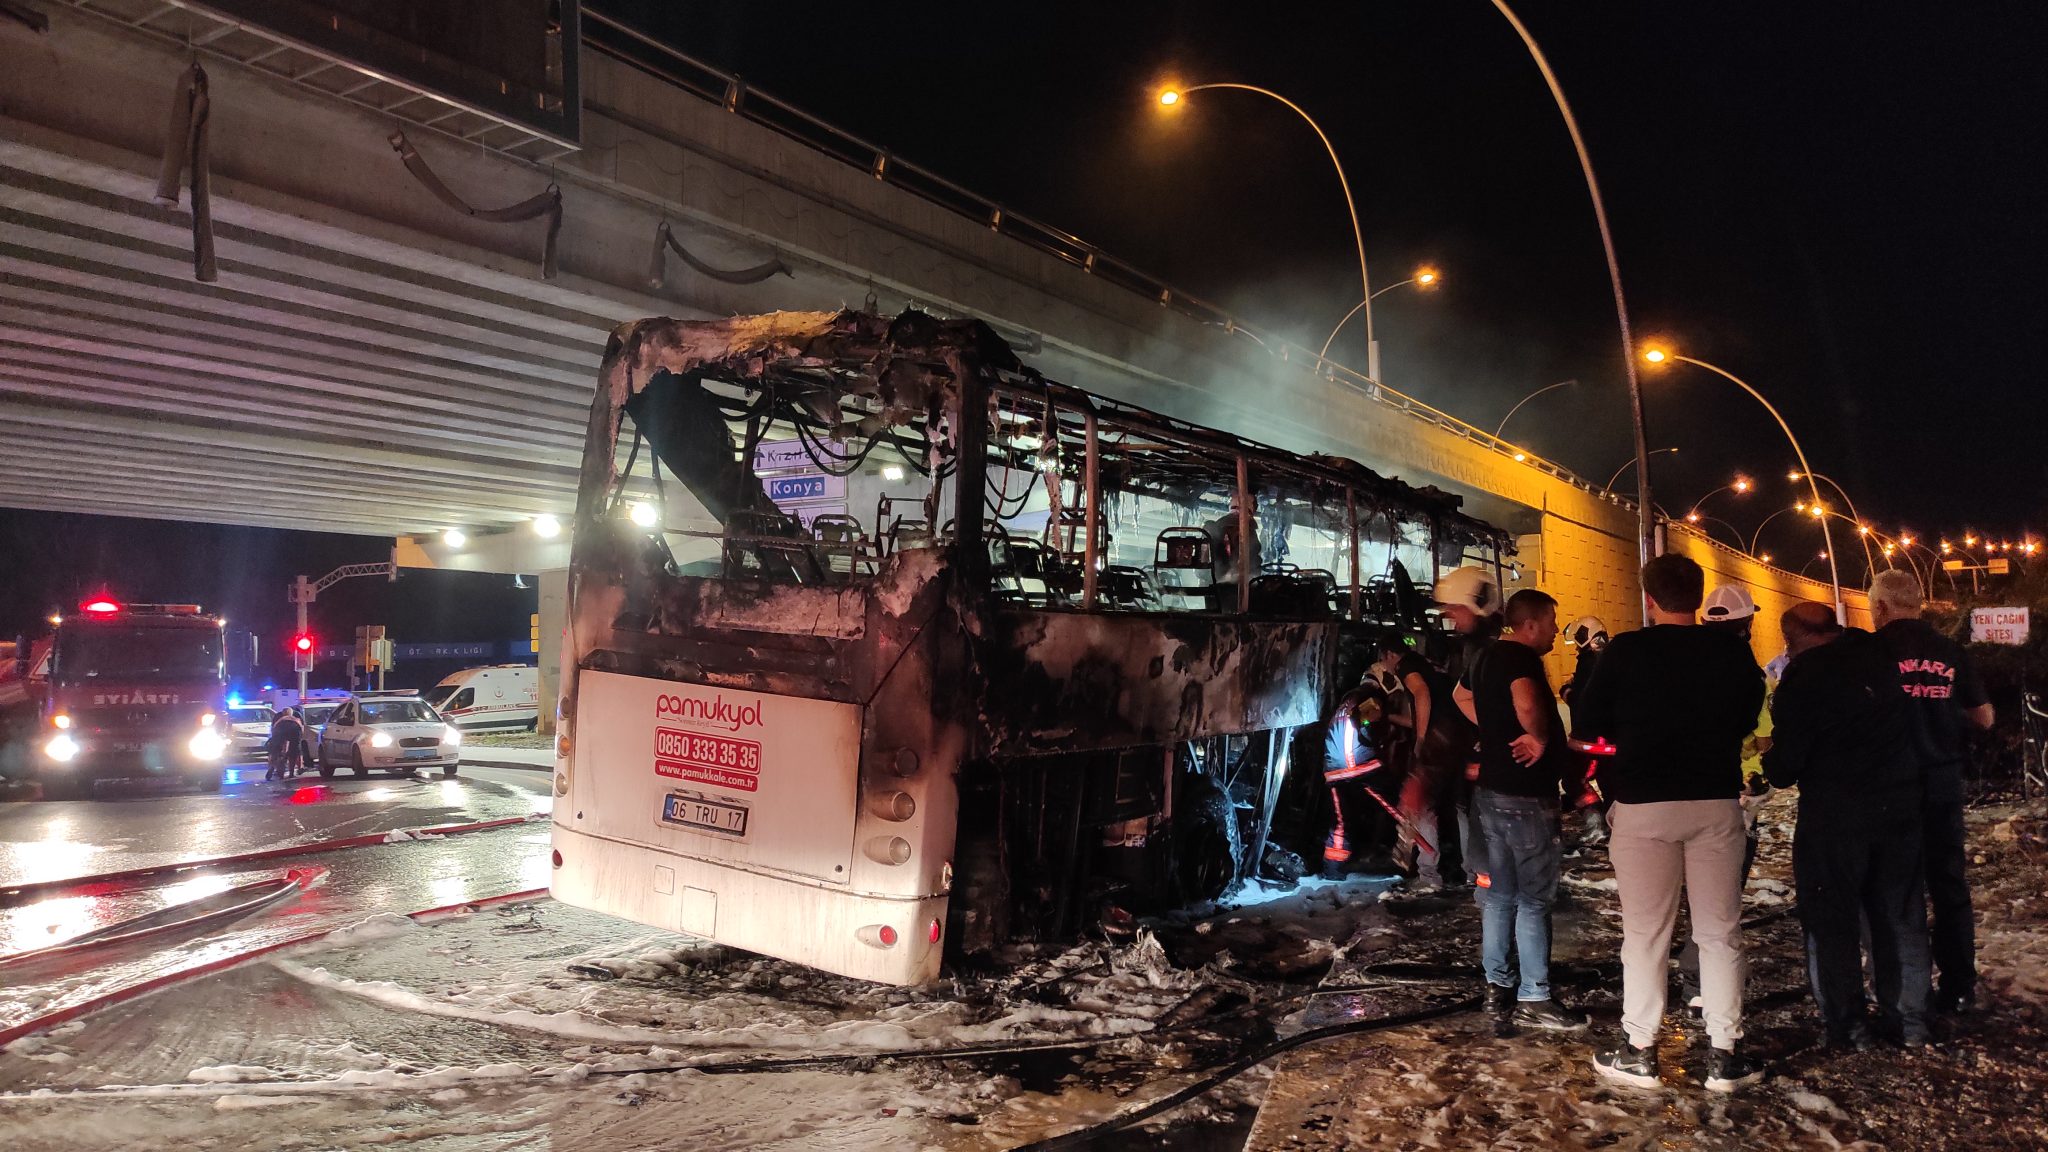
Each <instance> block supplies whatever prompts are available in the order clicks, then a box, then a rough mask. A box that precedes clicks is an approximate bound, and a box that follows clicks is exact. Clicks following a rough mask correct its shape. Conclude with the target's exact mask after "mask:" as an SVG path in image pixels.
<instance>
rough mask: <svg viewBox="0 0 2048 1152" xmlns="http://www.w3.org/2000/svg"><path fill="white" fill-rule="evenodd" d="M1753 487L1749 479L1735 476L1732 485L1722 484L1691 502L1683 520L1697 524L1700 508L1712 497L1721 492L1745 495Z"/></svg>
mask: <svg viewBox="0 0 2048 1152" xmlns="http://www.w3.org/2000/svg"><path fill="white" fill-rule="evenodd" d="M1754 487H1755V485H1754V484H1751V483H1750V482H1749V478H1748V477H1747V476H1737V477H1736V478H1735V479H1734V481H1733V482H1732V483H1728V484H1723V485H1721V486H1720V487H1719V488H1716V489H1714V490H1713V491H1712V492H1709V493H1707V494H1706V495H1705V496H1702V497H1700V498H1699V499H1697V500H1695V501H1693V502H1692V508H1691V509H1690V510H1688V511H1687V512H1686V514H1685V518H1686V519H1687V520H1691V521H1695V522H1697V521H1698V520H1699V518H1700V517H1699V512H1700V506H1701V505H1703V504H1705V503H1706V502H1707V501H1709V500H1712V499H1713V498H1714V497H1716V496H1719V495H1720V494H1721V493H1723V492H1741V493H1747V492H1748V491H1749V490H1750V489H1751V488H1754Z"/></svg>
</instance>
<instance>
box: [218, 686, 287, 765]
mask: <svg viewBox="0 0 2048 1152" xmlns="http://www.w3.org/2000/svg"><path fill="white" fill-rule="evenodd" d="M273 715H275V714H274V713H273V712H271V710H270V705H268V704H236V703H234V702H232V701H230V702H229V704H228V716H227V719H228V758H229V760H230V761H231V762H232V763H236V764H246V763H248V762H250V761H252V760H261V759H263V758H264V757H266V756H268V755H269V754H270V720H271V717H272V716H273Z"/></svg>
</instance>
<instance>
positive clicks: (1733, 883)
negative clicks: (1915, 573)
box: [1323, 555, 1992, 1091]
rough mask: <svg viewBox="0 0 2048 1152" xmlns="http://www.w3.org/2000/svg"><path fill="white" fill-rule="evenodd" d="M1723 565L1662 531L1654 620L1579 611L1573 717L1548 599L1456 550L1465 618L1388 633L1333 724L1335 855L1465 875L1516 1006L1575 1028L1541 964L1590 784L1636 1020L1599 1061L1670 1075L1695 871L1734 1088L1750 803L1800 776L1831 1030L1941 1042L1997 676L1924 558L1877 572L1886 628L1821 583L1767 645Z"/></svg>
mask: <svg viewBox="0 0 2048 1152" xmlns="http://www.w3.org/2000/svg"><path fill="white" fill-rule="evenodd" d="M1705 584H1706V580H1705V574H1704V573H1703V572H1702V570H1701V569H1700V567H1699V565H1698V564H1695V563H1694V562H1693V561H1691V560H1689V559H1686V558H1685V557H1683V556H1677V555H1666V556H1659V557H1657V558H1656V559H1653V560H1651V561H1650V562H1649V563H1648V564H1645V565H1644V566H1643V572H1642V586H1643V592H1644V598H1645V602H1646V608H1647V615H1648V622H1647V623H1646V624H1645V626H1644V627H1642V628H1639V629H1636V630H1634V631H1630V632H1623V633H1620V634H1618V635H1613V636H1611V637H1610V636H1609V634H1608V632H1607V630H1606V629H1605V628H1604V626H1602V625H1601V624H1600V622H1599V621H1598V620H1597V619H1593V618H1591V617H1587V618H1584V619H1581V620H1579V621H1578V622H1577V623H1575V624H1574V625H1573V626H1572V634H1571V637H1570V640H1571V644H1572V647H1573V648H1574V649H1575V650H1576V652H1577V655H1578V664H1577V668H1576V670H1575V672H1574V674H1573V676H1572V677H1571V680H1570V682H1569V684H1568V685H1566V687H1565V691H1564V701H1565V703H1566V705H1567V707H1568V708H1569V711H1570V716H1571V724H1570V728H1569V730H1567V728H1566V725H1565V722H1564V719H1563V712H1562V711H1561V710H1560V708H1559V700H1558V697H1557V695H1556V694H1554V693H1553V691H1552V689H1551V685H1550V679H1549V677H1548V675H1547V674H1546V672H1545V669H1544V665H1543V657H1544V656H1545V655H1546V654H1547V653H1549V652H1550V651H1551V650H1552V648H1553V647H1554V646H1555V645H1556V643H1557V640H1558V637H1559V635H1560V628H1559V624H1558V604H1557V601H1556V600H1555V599H1554V598H1552V597H1551V596H1549V595H1548V594H1546V593H1544V592H1541V591H1538V590H1536V589H1533V588H1532V589H1523V590H1521V591H1518V592H1515V593H1514V594H1512V595H1508V596H1503V594H1502V591H1501V588H1500V586H1499V584H1498V582H1497V581H1496V580H1495V579H1494V578H1493V576H1492V575H1491V574H1490V573H1488V572H1486V571H1485V570H1483V569H1480V568H1461V569H1458V570H1456V571H1454V572H1451V573H1449V574H1447V575H1446V576H1445V577H1444V578H1443V579H1442V580H1440V581H1438V583H1437V585H1436V588H1435V593H1434V595H1435V599H1436V601H1437V605H1438V608H1439V611H1440V612H1441V613H1442V616H1443V619H1444V621H1445V623H1446V625H1447V627H1448V628H1449V630H1450V631H1451V633H1452V634H1453V635H1454V636H1455V637H1456V638H1457V639H1456V642H1455V643H1454V644H1453V645H1451V646H1450V647H1449V648H1448V650H1447V651H1445V652H1443V653H1440V654H1439V658H1438V659H1431V658H1430V657H1429V656H1427V655H1425V654H1424V653H1422V652H1420V651H1417V650H1416V649H1414V648H1413V647H1411V646H1410V643H1409V641H1408V640H1407V639H1406V638H1404V637H1403V636H1401V635H1400V634H1398V633H1390V634H1388V635H1386V636H1385V637H1383V638H1382V639H1381V640H1380V641H1379V642H1378V644H1377V647H1376V650H1375V651H1374V653H1373V657H1374V663H1373V665H1372V668H1371V670H1370V671H1369V672H1368V673H1367V675H1366V677H1365V678H1364V680H1363V681H1362V682H1361V683H1360V685H1359V686H1358V688H1356V689H1355V690H1353V691H1352V692H1350V693H1349V694H1347V695H1346V696H1345V698H1344V699H1343V701H1342V702H1340V704H1339V706H1338V708H1337V710H1336V712H1335V713H1334V715H1333V716H1332V717H1331V718H1330V721H1329V723H1328V725H1327V728H1326V741H1325V754H1324V778H1325V780H1326V781H1327V783H1328V785H1329V788H1330V795H1331V799H1332V802H1333V804H1334V806H1335V808H1336V812H1335V815H1334V818H1333V821H1332V827H1331V829H1330V833H1329V836H1328V837H1327V839H1326V840H1325V847H1324V865H1323V866H1324V871H1325V874H1326V875H1330V876H1333V877H1334V876H1338V875H1342V874H1344V873H1346V872H1349V871H1354V870H1358V869H1359V868H1361V867H1363V868H1364V869H1366V870H1370V871H1386V872H1388V873H1389V874H1394V875H1400V876H1403V877H1405V878H1407V880H1408V881H1409V882H1410V883H1412V884H1414V885H1416V886H1418V887H1420V888H1424V889H1457V888H1461V887H1464V886H1470V887H1471V888H1472V889H1473V890H1474V897H1475V900H1476V902H1477V904H1478V906H1479V910H1480V920H1481V946H1480V951H1481V956H1480V960H1481V965H1482V968H1483V970H1484V973H1485V977H1486V996H1487V1000H1486V1003H1487V1009H1488V1011H1489V1012H1491V1013H1492V1014H1493V1016H1494V1018H1495V1020H1496V1022H1497V1026H1498V1027H1499V1028H1500V1029H1501V1030H1502V1031H1503V1032H1508V1031H1512V1030H1513V1029H1515V1028H1518V1027H1521V1028H1535V1029H1545V1030H1552V1031H1580V1030H1583V1029H1585V1028H1586V1027H1587V1026H1588V1021H1587V1018H1586V1016H1585V1015H1584V1014H1583V1013H1581V1012H1578V1011H1576V1010H1574V1009H1572V1008H1570V1007H1567V1006H1566V1005H1564V1004H1562V1003H1560V1002H1559V1001H1558V999H1557V998H1556V997H1555V996H1554V995H1553V994H1552V990H1551V985H1550V973H1549V967H1550V951H1551V939H1550V936H1551V910H1552V908H1553V906H1554V905H1555V903H1556V900H1557V894H1558V885H1559V880H1560V876H1561V874H1562V871H1563V861H1564V840H1563V829H1564V822H1563V816H1564V814H1565V813H1566V812H1568V811H1571V810H1573V809H1581V810H1583V811H1584V813H1585V823H1586V826H1587V828H1588V829H1589V835H1588V839H1589V841H1594V842H1597V841H1599V840H1601V839H1604V840H1605V843H1606V848H1607V857H1608V860H1609V862H1610V863H1611V864H1612V866H1613V869H1614V878H1615V881H1616V887H1617V893H1618V895H1619V897H1620V903H1621V919H1622V945H1621V965H1622V1011H1621V1033H1622V1035H1621V1036H1620V1037H1619V1038H1618V1039H1617V1041H1616V1042H1615V1043H1613V1044H1612V1045H1610V1046H1606V1047H1602V1048H1600V1049H1599V1050H1598V1051H1596V1053H1595V1055H1594V1058H1593V1062H1594V1066H1595V1067H1596V1069H1597V1070H1598V1071H1599V1072H1600V1073H1601V1074H1602V1075H1604V1076H1607V1077H1609V1078H1612V1079H1615V1080H1619V1081H1622V1082H1625V1083H1631V1084H1636V1085H1641V1086H1654V1085H1656V1084H1657V1083H1659V1071H1658V1065H1657V1038H1658V1035H1659V1033H1660V1031H1661V1030H1662V1027H1663V1022H1664V1015H1665V1009H1666V1006H1667V1000H1668V996H1669V989H1670V985H1671V981H1670V957H1671V944H1672V936H1673V935H1674V932H1675V930H1676V926H1677V922H1678V913H1679V905H1680V899H1681V895H1682V896H1683V899H1684V904H1685V906H1686V910H1687V913H1688V916H1689V934H1690V939H1689V940H1688V941H1687V942H1686V944H1685V946H1684V948H1683V950H1682V954H1681V957H1680V967H1681V970H1682V971H1683V973H1684V987H1685V989H1686V992H1685V996H1686V999H1687V1001H1688V1002H1689V1006H1690V1007H1693V1008H1696V1009H1697V1010H1698V1011H1699V1014H1700V1017H1701V1022H1702V1025H1703V1028H1704V1031H1705V1033H1706V1035H1707V1038H1708V1040H1709V1042H1710V1044H1711V1051H1710V1053H1709V1054H1708V1056H1707V1062H1706V1071H1705V1076H1704V1080H1705V1083H1706V1086H1707V1087H1708V1088H1711V1089H1715V1090H1720V1091H1732V1090H1734V1089H1735V1088H1737V1087H1739V1086H1741V1085H1744V1084H1748V1083H1753V1082H1755V1081H1756V1080H1758V1079H1761V1077H1762V1076H1763V1072H1764V1069H1763V1066H1762V1064H1761V1063H1760V1062H1759V1061H1758V1060H1757V1059H1755V1058H1754V1057H1753V1056H1752V1055H1750V1054H1748V1053H1746V1052H1745V1051H1744V1050H1743V1048H1742V1046H1741V1044H1740V1041H1741V1039H1742V1005H1743V982H1744V971H1745V969H1744V964H1743V946H1742V911H1743V889H1744V887H1745V884H1746V882H1747V878H1748V874H1749V870H1750V867H1751V864H1752V863H1753V861H1754V859H1755V855H1756V833H1755V812H1756V808H1757V806H1758V804H1759V803H1760V802H1761V799H1762V798H1763V797H1764V796H1765V795H1767V794H1769V792H1770V791H1771V790H1772V789H1774V788H1787V787H1791V786H1793V785H1797V786H1798V823H1797V829H1796V832H1795V836H1794V844H1793V873H1794V881H1795V889H1796V895H1797V901H1798V913H1799V917H1800V921H1801V924H1802V926H1803V928H1804V935H1805V945H1806V954H1807V970H1808V973H1809V976H1810V979H1811V984H1812V989H1813V997H1814V1001H1815V1004H1816V1006H1817V1007H1818V1009H1819V1013H1820V1017H1821V1023H1822V1026H1823V1028H1824V1030H1825V1041H1826V1043H1827V1044H1829V1045H1830V1046H1837V1047H1843V1048H1850V1049H1861V1048H1867V1047H1869V1046H1870V1045H1871V1044H1873V1043H1875V1042H1877V1041H1878V1040H1880V1039H1882V1040H1886V1041H1889V1042H1891V1043H1896V1044H1900V1045H1903V1046H1905V1047H1909V1048H1911V1047H1920V1046H1923V1045H1926V1044H1928V1043H1930V1042H1931V1040H1932V1038H1933V1036H1934V1032H1933V1029H1932V1026H1931V1021H1930V1017H1931V1015H1932V1014H1935V1013H1962V1012H1969V1011H1971V1010H1972V1009H1973V1008H1974V1006H1975V1000H1976V966H1975V960H1974V952H1975V943H1974V937H1973V926H1972V924H1973V922H1972V919H1971V910H1970V892H1969V886H1968V882H1967V880H1966V878H1965V875H1964V846H1963V804H1962V799H1963V796H1962V779H1963V765H1964V760H1965V754H1966V753H1965V746H1964V738H1965V732H1966V730H1968V729H1970V728H1972V727H1976V728H1988V727H1989V726H1990V724H1991V719H1992V717H1991V706H1990V704H1989V703H1988V701H1987V700H1986V697H1985V694H1984V689H1983V686H1982V684H1981V682H1980V681H1979V680H1978V679H1977V677H1976V675H1975V673H1974V672H1973V670H1972V668H1971V665H1970V661H1969V659H1968V657H1967V655H1966V654H1965V653H1964V650H1963V648H1962V646H1961V645H1959V644H1957V643H1956V642H1955V641H1954V640H1952V639H1950V638H1949V637H1947V636H1944V635H1943V634H1941V633H1940V632H1939V631H1937V630H1936V629H1935V628H1934V627H1932V626H1931V625H1930V624H1928V623H1927V622H1925V621H1923V620H1922V619H1921V618H1920V617H1921V607H1922V604H1921V590H1920V585H1919V583H1918V582H1917V581H1916V580H1915V579H1914V578H1913V577H1912V576H1910V575H1909V574H1907V573H1905V572H1900V571H1886V572H1880V573H1878V574H1877V575H1876V577H1875V578H1874V579H1873V581H1872V584H1871V588H1870V607H1871V616H1872V620H1873V624H1874V629H1873V630H1871V631H1865V630H1862V629H1858V628H1850V627H1846V626H1845V625H1844V623H1843V622H1842V621H1841V620H1840V619H1839V618H1838V617H1837V614H1836V610H1835V609H1834V608H1832V607H1830V606H1829V605H1825V604H1818V603H1810V602H1808V603H1800V604H1797V605H1794V606H1793V607H1792V608H1791V610H1789V611H1787V612H1785V613H1784V614H1783V616H1782V618H1781V620H1780V623H1781V625H1782V630H1783V633H1784V637H1785V645H1786V647H1785V651H1784V652H1783V653H1782V654H1780V655H1778V656H1777V657H1776V658H1775V659H1772V660H1771V661H1770V662H1769V663H1768V664H1767V665H1764V666H1759V664H1758V661H1757V658H1756V654H1755V652H1754V651H1753V649H1752V647H1751V639H1752V636H1751V625H1752V624H1753V622H1754V619H1755V616H1756V611H1757V609H1756V605H1755V602H1754V600H1753V598H1752V597H1751V595H1750V593H1749V591H1748V590H1747V589H1746V588H1743V587H1741V586H1740V585H1724V586H1722V587H1719V588H1716V589H1714V590H1713V592H1712V594H1711V595H1709V594H1708V592H1707V589H1706V586H1705ZM1930 904H1931V905H1932V909H1933V911H1932V922H1931V927H1930V921H1929V913H1928V908H1929V905H1930ZM1866 954H1867V969H1866ZM1866 970H1867V972H1868V974H1869V979H1868V987H1869V988H1870V990H1871V992H1872V993H1873V994H1874V1004H1873V1003H1872V996H1867V995H1866V979H1865V974H1866ZM1936 972H1939V975H1940V980H1939V985H1938V987H1937V986H1936V984H1935V982H1934V973H1936Z"/></svg>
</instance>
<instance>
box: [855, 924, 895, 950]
mask: <svg viewBox="0 0 2048 1152" xmlns="http://www.w3.org/2000/svg"><path fill="white" fill-rule="evenodd" d="M854 935H855V936H856V937H858V938H859V939H860V942H861V943H863V944H865V945H867V946H868V947H870V948H894V947H895V946H896V929H895V928H893V927H891V926H889V925H887V924H869V925H868V926H866V927H864V928H860V929H856V930H855V931H854Z"/></svg>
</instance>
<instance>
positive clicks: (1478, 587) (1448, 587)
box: [1431, 566, 1501, 616]
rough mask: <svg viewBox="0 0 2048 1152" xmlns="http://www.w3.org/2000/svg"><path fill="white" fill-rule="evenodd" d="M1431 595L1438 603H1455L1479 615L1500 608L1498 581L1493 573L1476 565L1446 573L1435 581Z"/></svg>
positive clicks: (1491, 613) (1490, 612)
mask: <svg viewBox="0 0 2048 1152" xmlns="http://www.w3.org/2000/svg"><path fill="white" fill-rule="evenodd" d="M1431 595H1432V596H1433V597H1434V598H1435V600H1436V602H1437V603H1439V604H1456V605H1459V606H1461V607H1465V608H1470V609H1471V610H1472V611H1474V612H1477V613H1478V614H1479V615H1481V616H1491V615H1493V614H1494V613H1496V612H1499V611H1500V609H1501V595H1500V582H1499V581H1498V580H1495V579H1494V578H1493V573H1491V572H1488V571H1487V570H1486V569H1484V568H1480V567H1477V566H1467V567H1464V568H1459V569H1456V570H1455V571H1452V572H1448V573H1446V574H1445V575H1444V576H1443V578H1442V579H1440V580H1438V581H1437V582H1436V587H1435V588H1434V589H1432V590H1431Z"/></svg>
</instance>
